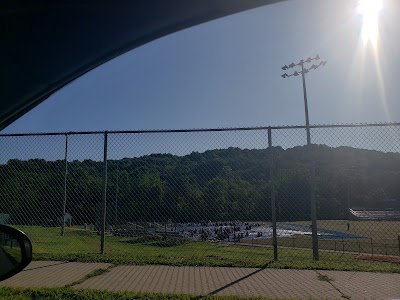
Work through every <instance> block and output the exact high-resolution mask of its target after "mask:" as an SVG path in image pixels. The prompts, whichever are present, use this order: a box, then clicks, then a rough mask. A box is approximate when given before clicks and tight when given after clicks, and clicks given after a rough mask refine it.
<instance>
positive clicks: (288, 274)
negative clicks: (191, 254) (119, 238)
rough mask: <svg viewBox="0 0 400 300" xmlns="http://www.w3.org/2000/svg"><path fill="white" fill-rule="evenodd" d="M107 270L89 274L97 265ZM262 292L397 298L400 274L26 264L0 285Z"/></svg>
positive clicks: (303, 296)
mask: <svg viewBox="0 0 400 300" xmlns="http://www.w3.org/2000/svg"><path fill="white" fill-rule="evenodd" d="M107 268H110V271H109V272H107V273H103V274H102V275H98V276H95V277H92V278H88V279H86V278H85V276H87V275H88V274H90V273H91V272H93V271H95V270H98V269H107ZM67 285H72V286H73V287H74V288H77V289H81V288H89V289H100V290H110V291H134V292H161V293H188V294H194V295H207V294H217V295H238V296H265V297H270V298H278V299H288V298H290V299H293V298H294V299H343V298H347V299H400V274H383V273H368V272H339V271H311V270H281V269H255V268H214V267H171V266H112V265H111V264H103V263H77V262H51V261H47V262H44V261H36V262H32V263H31V264H30V265H29V266H28V267H27V268H26V269H25V270H24V271H23V272H21V273H19V274H17V275H16V276H14V277H12V278H10V279H8V280H6V281H3V282H1V283H0V286H14V287H63V286H67Z"/></svg>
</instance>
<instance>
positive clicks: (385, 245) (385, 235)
mask: <svg viewBox="0 0 400 300" xmlns="http://www.w3.org/2000/svg"><path fill="white" fill-rule="evenodd" d="M290 223H291V224H299V225H305V226H309V225H310V222H309V221H301V222H290ZM347 223H349V224H350V228H349V229H348V227H347ZM282 224H287V223H286V222H285V223H282ZM278 227H279V225H278ZM318 228H319V232H320V233H321V234H323V230H324V229H328V230H334V231H337V232H338V233H339V235H340V233H344V234H345V235H346V234H352V235H355V236H359V237H363V238H357V239H354V238H346V237H344V238H335V239H324V238H320V239H319V243H318V244H319V249H321V250H328V251H332V252H342V253H343V252H345V253H346V252H351V253H356V254H357V253H358V254H362V253H366V254H374V255H389V256H400V245H399V243H400V240H399V235H400V222H398V221H347V220H319V221H318ZM310 230H311V229H310ZM247 243H248V241H247ZM252 243H253V244H261V245H272V239H259V240H254V241H252ZM278 245H279V246H282V247H286V248H305V249H311V248H312V240H311V239H310V237H308V236H303V235H294V236H292V237H287V238H279V239H278Z"/></svg>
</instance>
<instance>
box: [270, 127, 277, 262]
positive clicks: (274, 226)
mask: <svg viewBox="0 0 400 300" xmlns="http://www.w3.org/2000/svg"><path fill="white" fill-rule="evenodd" d="M268 148H269V156H270V166H269V180H270V184H271V211H272V216H271V217H272V244H273V246H274V260H275V261H277V260H278V238H277V234H276V201H275V184H274V157H273V149H272V130H271V127H268Z"/></svg>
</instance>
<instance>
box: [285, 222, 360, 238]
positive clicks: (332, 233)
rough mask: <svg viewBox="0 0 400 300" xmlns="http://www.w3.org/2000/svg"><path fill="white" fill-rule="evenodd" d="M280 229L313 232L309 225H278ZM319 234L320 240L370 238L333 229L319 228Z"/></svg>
mask: <svg viewBox="0 0 400 300" xmlns="http://www.w3.org/2000/svg"><path fill="white" fill-rule="evenodd" d="M278 227H280V228H282V229H288V230H299V229H300V230H307V231H310V230H311V226H307V225H301V224H293V223H285V224H281V225H278ZM318 233H319V234H321V235H318V238H319V239H342V238H343V239H366V238H368V237H366V236H362V235H355V234H352V233H347V232H342V231H337V230H332V229H327V228H320V227H319V228H318ZM305 235H307V236H310V235H311V234H305Z"/></svg>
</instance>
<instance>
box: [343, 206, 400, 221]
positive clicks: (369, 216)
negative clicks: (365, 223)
mask: <svg viewBox="0 0 400 300" xmlns="http://www.w3.org/2000/svg"><path fill="white" fill-rule="evenodd" d="M350 213H351V214H352V215H353V216H354V217H355V218H357V219H358V220H388V221H389V220H395V221H400V210H360V209H351V208H350Z"/></svg>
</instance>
